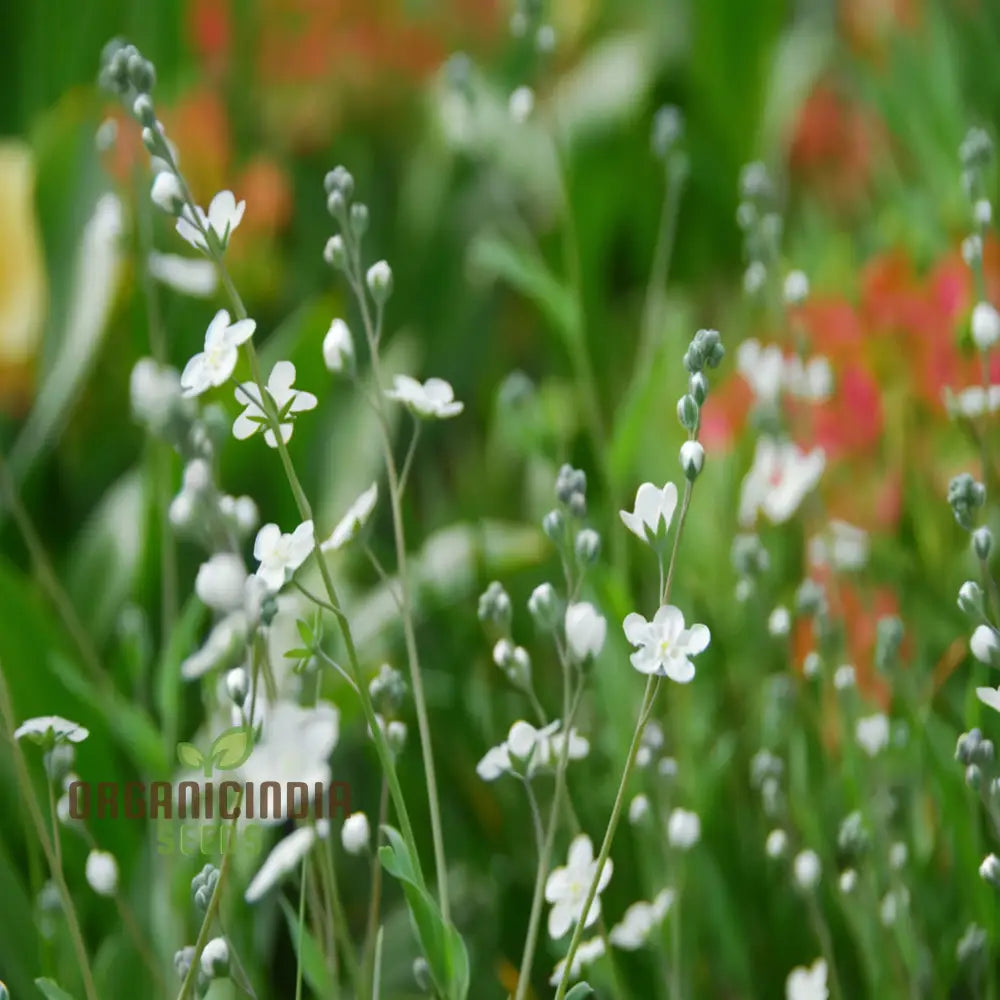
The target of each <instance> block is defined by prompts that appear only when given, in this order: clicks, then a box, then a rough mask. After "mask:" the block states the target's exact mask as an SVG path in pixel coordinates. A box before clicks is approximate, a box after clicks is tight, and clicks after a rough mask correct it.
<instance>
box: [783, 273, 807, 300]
mask: <svg viewBox="0 0 1000 1000" xmlns="http://www.w3.org/2000/svg"><path fill="white" fill-rule="evenodd" d="M784 292H785V302H786V303H787V304H788V305H790V306H797V305H801V304H802V303H803V302H805V300H806V298H807V297H808V295H809V279H808V278H807V277H806V275H805V272H804V271H789V272H788V274H787V275H786V276H785V288H784Z"/></svg>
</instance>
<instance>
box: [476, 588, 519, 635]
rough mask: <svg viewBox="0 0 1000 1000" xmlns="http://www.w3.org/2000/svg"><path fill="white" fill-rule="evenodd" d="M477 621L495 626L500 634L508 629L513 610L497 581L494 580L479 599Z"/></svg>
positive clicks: (508, 597) (508, 598)
mask: <svg viewBox="0 0 1000 1000" xmlns="http://www.w3.org/2000/svg"><path fill="white" fill-rule="evenodd" d="M478 614H479V620H480V621H481V622H483V623H484V624H486V623H487V622H488V623H490V624H492V625H495V626H496V627H497V628H498V629H499V630H500V631H501V632H507V631H508V630H509V629H510V621H511V617H512V616H513V609H512V607H511V603H510V595H509V594H508V593H507V591H506V590H504V587H503V584H502V583H500V581H499V580H494V581H493V582H492V583H491V584H490V585H489V586H488V587H487V588H486V590H484V591H483V593H482V594H481V595H480V597H479V611H478Z"/></svg>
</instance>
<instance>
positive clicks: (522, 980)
mask: <svg viewBox="0 0 1000 1000" xmlns="http://www.w3.org/2000/svg"><path fill="white" fill-rule="evenodd" d="M564 673H568V671H564ZM582 693H583V685H582V684H580V685H578V686H577V689H576V693H575V695H574V696H573V700H572V704H571V705H570V707H569V710H568V711H567V712H566V713H565V718H564V720H563V727H562V732H563V741H562V752H561V753H560V754H559V761H558V763H557V765H556V782H555V789H554V790H553V792H552V803H551V805H550V806H549V818H548V827H547V829H546V830H545V834H544V838H543V836H542V831H541V821H540V819H539V817H538V805H537V802H536V801H535V798H534V795H533V793H532V792H531V786H530V784H528V783H527V782H525V784H526V785H527V788H528V802H529V804H530V805H531V807H532V820H533V826H534V828H535V837H536V840H537V841H538V843H539V857H538V871H537V872H536V874H535V888H534V891H533V893H532V898H531V912H530V915H529V917H528V933H527V936H526V937H525V941H524V954H523V955H522V957H521V969H520V972H519V973H518V977H517V993H516V994H515V1000H524V998H525V997H526V996H527V995H528V989H529V988H530V986H531V967H532V965H533V963H534V960H535V950H536V948H537V945H538V930H539V927H540V926H541V922H542V909H543V904H544V902H545V883H546V881H547V880H548V876H549V864H550V862H551V858H552V847H553V845H554V844H555V838H556V829H557V828H558V826H559V810H560V809H561V808H562V799H563V791H564V789H565V787H566V766H567V764H568V763H569V743H570V740H569V734H570V729H571V728H572V725H573V719H574V718H575V716H576V710H577V708H578V706H579V704H580V696H581V694H582ZM599 870H600V867H599ZM583 912H584V913H589V912H590V903H589V902H588V903H587V905H586V906H585V907H584V909H583ZM582 926H583V921H582V920H581V921H580V923H579V924H578V927H579V928H582Z"/></svg>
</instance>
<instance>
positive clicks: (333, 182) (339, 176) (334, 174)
mask: <svg viewBox="0 0 1000 1000" xmlns="http://www.w3.org/2000/svg"><path fill="white" fill-rule="evenodd" d="M323 187H324V189H325V190H326V193H327V194H330V193H331V192H333V191H340V193H341V194H343V196H344V198H345V199H347V200H350V197H351V195H352V194H354V177H353V176H352V175H351V172H350V171H349V170H348V169H347V167H345V166H343V165H340V166H336V167H334V168H333V170H330V171H328V172H327V174H326V176H325V177H324V178H323Z"/></svg>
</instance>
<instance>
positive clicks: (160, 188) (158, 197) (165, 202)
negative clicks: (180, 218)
mask: <svg viewBox="0 0 1000 1000" xmlns="http://www.w3.org/2000/svg"><path fill="white" fill-rule="evenodd" d="M150 197H151V198H152V199H153V204H154V205H156V207H157V208H162V209H163V211H164V212H166V213H167V214H168V215H177V214H178V213H179V212H180V210H181V208H182V207H183V205H184V192H183V190H182V189H181V182H180V181H179V180H178V179H177V175H176V174H175V173H174V172H173V171H172V170H161V171H160V172H159V173H158V174H157V175H156V176H155V177H154V178H153V188H152V190H151V191H150Z"/></svg>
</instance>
